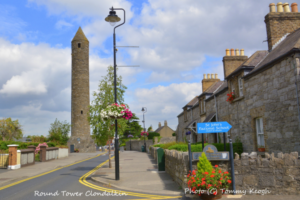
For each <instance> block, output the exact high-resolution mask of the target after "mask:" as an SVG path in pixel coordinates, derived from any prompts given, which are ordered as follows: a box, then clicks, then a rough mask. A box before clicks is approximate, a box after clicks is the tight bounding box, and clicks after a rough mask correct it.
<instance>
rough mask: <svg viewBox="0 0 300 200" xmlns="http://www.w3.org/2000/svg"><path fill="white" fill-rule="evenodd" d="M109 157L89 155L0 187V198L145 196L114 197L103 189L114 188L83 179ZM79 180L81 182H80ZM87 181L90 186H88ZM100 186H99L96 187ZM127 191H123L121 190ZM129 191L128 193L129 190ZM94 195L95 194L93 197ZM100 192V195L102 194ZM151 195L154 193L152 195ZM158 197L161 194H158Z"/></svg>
mask: <svg viewBox="0 0 300 200" xmlns="http://www.w3.org/2000/svg"><path fill="white" fill-rule="evenodd" d="M107 159H108V154H105V155H101V156H98V157H96V158H92V159H90V160H87V161H84V162H81V163H78V164H75V165H71V166H69V167H65V168H62V169H59V170H57V171H53V172H51V173H48V174H45V175H43V176H40V177H36V178H34V179H31V180H28V181H25V182H22V183H19V184H16V185H13V186H11V187H8V188H5V189H2V190H0V199H1V200H6V199H7V200H32V199H42V200H48V199H55V200H59V199H109V200H113V199H120V200H123V199H148V198H149V197H150V196H149V197H148V196H147V194H141V195H142V196H140V197H139V196H136V193H134V194H135V195H133V196H131V195H126V194H124V195H123V196H115V195H116V194H114V196H112V195H111V193H110V194H109V193H108V192H105V189H103V188H105V187H107V188H108V190H112V189H113V190H114V188H111V187H109V186H105V185H101V184H99V183H96V182H93V181H91V180H90V178H89V177H88V176H86V179H85V180H84V182H85V183H83V182H82V180H83V178H82V177H84V175H85V174H87V173H89V172H91V171H92V170H93V169H94V168H95V167H97V166H99V164H101V163H102V164H104V162H105V161H107ZM80 179H81V182H80V181H79V180H80ZM89 184H90V185H89ZM96 187H98V188H100V189H98V188H96ZM94 188H96V189H94ZM124 193H126V191H125V192H124ZM129 193H130V192H129ZM93 195H95V196H93ZM102 195H103V196H102ZM152 195H153V194H152ZM160 196H161V195H160Z"/></svg>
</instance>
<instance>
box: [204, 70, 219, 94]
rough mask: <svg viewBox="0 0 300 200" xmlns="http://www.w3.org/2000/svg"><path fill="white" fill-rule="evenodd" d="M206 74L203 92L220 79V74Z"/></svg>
mask: <svg viewBox="0 0 300 200" xmlns="http://www.w3.org/2000/svg"><path fill="white" fill-rule="evenodd" d="M205 75H206V74H204V79H203V80H202V92H205V91H206V90H207V89H208V88H209V87H210V86H212V84H214V83H216V82H219V81H220V79H218V74H207V79H206V76H205Z"/></svg>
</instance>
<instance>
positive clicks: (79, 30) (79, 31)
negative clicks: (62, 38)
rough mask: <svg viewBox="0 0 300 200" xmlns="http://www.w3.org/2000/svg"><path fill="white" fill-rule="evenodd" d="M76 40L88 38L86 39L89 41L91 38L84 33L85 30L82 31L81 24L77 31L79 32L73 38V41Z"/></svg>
mask: <svg viewBox="0 0 300 200" xmlns="http://www.w3.org/2000/svg"><path fill="white" fill-rule="evenodd" d="M74 40H86V41H89V40H88V39H87V38H86V37H85V35H84V33H83V31H82V29H81V27H80V26H79V28H78V31H77V33H76V34H75V36H74V38H73V40H72V41H74Z"/></svg>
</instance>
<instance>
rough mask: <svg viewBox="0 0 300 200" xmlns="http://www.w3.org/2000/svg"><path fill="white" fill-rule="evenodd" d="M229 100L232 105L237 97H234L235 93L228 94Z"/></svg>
mask: <svg viewBox="0 0 300 200" xmlns="http://www.w3.org/2000/svg"><path fill="white" fill-rule="evenodd" d="M227 96H228V97H227V100H226V101H228V102H229V103H232V102H233V100H234V99H235V95H234V92H230V93H229V94H227Z"/></svg>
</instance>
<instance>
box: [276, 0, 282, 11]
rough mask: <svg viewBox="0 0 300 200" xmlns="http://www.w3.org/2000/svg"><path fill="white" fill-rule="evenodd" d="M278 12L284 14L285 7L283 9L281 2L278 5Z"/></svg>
mask: <svg viewBox="0 0 300 200" xmlns="http://www.w3.org/2000/svg"><path fill="white" fill-rule="evenodd" d="M277 12H283V7H282V3H281V2H279V3H278V4H277Z"/></svg>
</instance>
